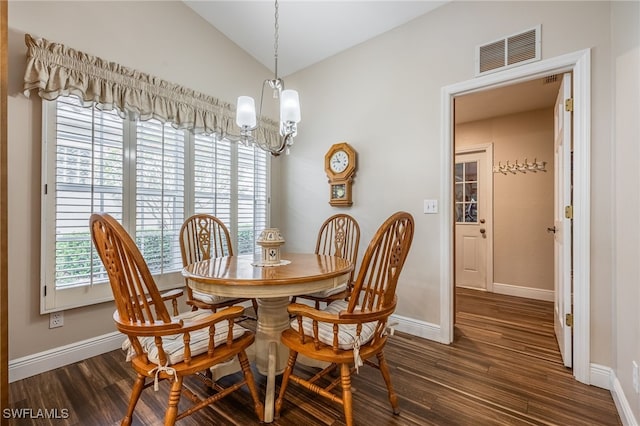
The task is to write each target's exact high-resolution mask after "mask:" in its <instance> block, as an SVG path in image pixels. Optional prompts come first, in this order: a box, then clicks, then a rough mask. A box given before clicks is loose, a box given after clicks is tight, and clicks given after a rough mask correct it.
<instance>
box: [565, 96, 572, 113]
mask: <svg viewBox="0 0 640 426" xmlns="http://www.w3.org/2000/svg"><path fill="white" fill-rule="evenodd" d="M564 110H565V111H569V112H573V98H569V99H566V100H565V101H564Z"/></svg>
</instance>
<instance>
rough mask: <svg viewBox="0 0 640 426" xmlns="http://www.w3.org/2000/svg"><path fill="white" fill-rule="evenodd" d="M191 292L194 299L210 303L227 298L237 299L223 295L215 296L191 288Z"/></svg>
mask: <svg viewBox="0 0 640 426" xmlns="http://www.w3.org/2000/svg"><path fill="white" fill-rule="evenodd" d="M191 294H193V298H194V299H196V300H199V301H201V302H204V303H210V304H216V303H222V302H226V301H228V300H234V299H237V297H224V296H216V295H214V294H206V293H201V292H199V291H197V290H191Z"/></svg>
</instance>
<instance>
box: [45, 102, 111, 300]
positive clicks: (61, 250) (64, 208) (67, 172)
mask: <svg viewBox="0 0 640 426" xmlns="http://www.w3.org/2000/svg"><path fill="white" fill-rule="evenodd" d="M56 122H57V126H56V139H57V141H58V143H57V144H56V147H55V150H56V167H55V187H53V188H51V189H52V190H54V191H55V223H56V226H55V228H56V232H55V265H56V267H55V283H56V287H60V288H66V287H74V286H78V285H87V284H93V282H94V280H98V281H105V280H106V279H107V278H106V271H105V270H104V268H103V266H102V263H101V262H100V259H99V258H98V256H97V253H96V252H95V251H94V250H93V245H92V243H91V235H90V234H89V232H88V227H87V223H88V221H89V216H91V213H92V212H94V211H103V212H108V213H110V214H111V215H113V216H114V217H116V218H121V217H122V179H123V170H122V159H123V146H122V134H123V122H122V119H121V118H120V117H118V115H117V114H115V113H113V112H111V113H110V112H99V111H95V110H92V109H85V108H82V107H81V106H80V102H79V101H78V100H77V99H76V98H66V99H64V101H61V102H59V103H58V107H57V109H56ZM48 189H49V188H47V190H48Z"/></svg>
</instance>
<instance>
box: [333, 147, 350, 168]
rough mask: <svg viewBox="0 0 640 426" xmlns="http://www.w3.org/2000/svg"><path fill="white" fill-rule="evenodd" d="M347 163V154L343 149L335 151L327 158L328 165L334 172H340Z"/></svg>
mask: <svg viewBox="0 0 640 426" xmlns="http://www.w3.org/2000/svg"><path fill="white" fill-rule="evenodd" d="M348 165H349V156H348V155H347V153H346V152H344V151H336V152H334V153H333V155H332V156H331V158H330V159H329V167H331V171H332V172H334V173H342V172H343V171H344V170H345V169H346V168H347V166H348Z"/></svg>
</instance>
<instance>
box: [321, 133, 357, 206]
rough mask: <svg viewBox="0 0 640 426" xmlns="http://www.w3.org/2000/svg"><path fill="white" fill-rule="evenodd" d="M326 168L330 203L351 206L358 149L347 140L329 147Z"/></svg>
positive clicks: (325, 160) (325, 158)
mask: <svg viewBox="0 0 640 426" xmlns="http://www.w3.org/2000/svg"><path fill="white" fill-rule="evenodd" d="M324 170H325V172H326V173H327V177H328V178H329V204H331V205H332V206H350V205H352V204H353V201H352V199H351V184H352V183H353V177H354V176H355V171H356V151H355V149H353V147H352V146H351V145H349V144H348V143H346V142H341V143H337V144H334V145H332V146H331V148H329V151H327V153H326V154H325V156H324Z"/></svg>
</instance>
